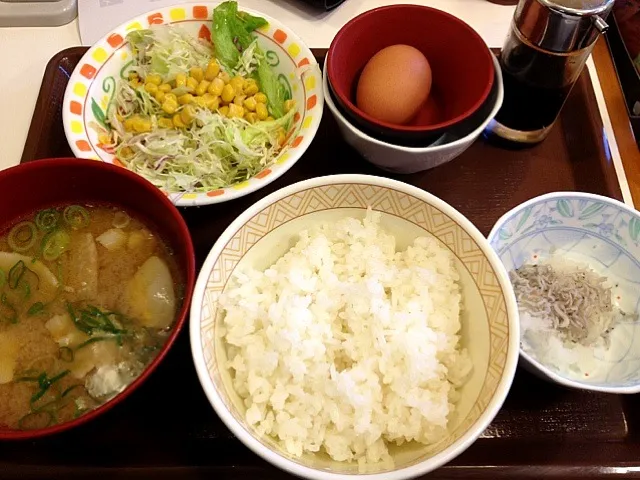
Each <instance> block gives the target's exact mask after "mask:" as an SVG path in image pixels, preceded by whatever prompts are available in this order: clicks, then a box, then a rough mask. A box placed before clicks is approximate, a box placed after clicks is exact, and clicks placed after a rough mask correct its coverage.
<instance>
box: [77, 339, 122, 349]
mask: <svg viewBox="0 0 640 480" xmlns="http://www.w3.org/2000/svg"><path fill="white" fill-rule="evenodd" d="M109 340H115V341H116V343H118V346H122V345H121V342H122V337H121V336H120V335H113V336H109V337H91V338H90V339H89V340H86V341H84V342H82V343H81V344H80V345H78V346H77V347H76V352H77V351H78V350H80V349H81V348H84V347H86V346H88V345H91V344H92V343H97V342H106V341H109Z"/></svg>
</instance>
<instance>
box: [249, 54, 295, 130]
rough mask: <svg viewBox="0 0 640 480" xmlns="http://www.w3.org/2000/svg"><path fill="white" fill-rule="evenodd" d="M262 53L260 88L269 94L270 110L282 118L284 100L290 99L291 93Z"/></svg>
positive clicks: (258, 73)
mask: <svg viewBox="0 0 640 480" xmlns="http://www.w3.org/2000/svg"><path fill="white" fill-rule="evenodd" d="M259 53H260V60H259V62H258V70H257V75H258V84H259V85H260V90H262V92H263V93H264V94H265V95H266V96H267V104H268V105H267V106H268V108H269V112H270V113H271V115H272V116H273V117H274V118H280V117H282V116H283V115H284V102H285V101H286V100H288V97H289V93H288V92H287V89H286V88H285V87H284V85H283V84H282V83H280V81H279V80H278V76H277V75H276V74H275V72H274V71H273V70H272V69H271V66H270V65H269V64H268V63H267V61H266V59H265V56H264V55H262V54H261V53H262V52H259Z"/></svg>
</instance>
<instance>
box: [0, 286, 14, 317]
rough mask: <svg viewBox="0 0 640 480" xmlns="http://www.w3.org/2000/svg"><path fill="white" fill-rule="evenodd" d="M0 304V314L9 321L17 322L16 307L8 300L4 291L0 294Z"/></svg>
mask: <svg viewBox="0 0 640 480" xmlns="http://www.w3.org/2000/svg"><path fill="white" fill-rule="evenodd" d="M0 305H2V316H3V317H4V319H5V320H7V321H9V322H11V323H18V311H17V310H16V307H14V306H13V305H12V304H11V302H9V299H8V298H7V294H6V293H3V294H2V295H0Z"/></svg>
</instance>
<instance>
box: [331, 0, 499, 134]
mask: <svg viewBox="0 0 640 480" xmlns="http://www.w3.org/2000/svg"><path fill="white" fill-rule="evenodd" d="M395 45H406V46H409V47H413V48H415V49H417V50H418V51H419V52H421V53H422V55H423V56H424V57H423V58H426V59H427V61H428V64H429V67H430V70H431V77H432V85H431V89H430V92H429V95H428V97H427V100H426V101H425V102H423V103H421V104H420V106H419V107H418V110H417V113H416V114H415V115H414V116H413V117H412V118H411V120H410V121H409V122H407V123H404V124H398V123H391V122H389V121H384V120H380V119H378V118H375V117H374V116H372V115H371V114H369V113H366V112H365V111H364V110H363V109H362V108H359V106H358V102H357V100H356V97H357V95H358V87H359V83H360V82H361V80H362V78H361V77H362V74H363V70H365V67H367V65H368V63H369V61H370V60H371V59H372V57H374V55H376V54H377V53H378V52H380V51H381V50H383V49H385V48H387V47H391V46H395ZM403 57H409V60H406V58H403V59H393V58H392V59H388V60H387V62H388V65H385V64H384V62H378V64H377V68H379V69H380V70H381V72H380V78H379V79H378V83H377V87H378V88H376V89H374V90H372V89H369V92H368V93H369V95H373V96H375V98H371V99H369V104H376V103H377V104H384V105H385V106H386V107H387V108H388V109H389V110H391V111H393V110H394V109H395V108H397V105H398V104H400V103H401V102H399V101H397V99H398V98H399V97H398V96H399V95H402V94H403V92H416V91H417V90H420V89H421V88H424V86H422V87H421V85H417V86H416V84H415V76H416V74H415V73H411V72H415V71H420V68H419V67H420V66H419V65H418V68H415V67H416V65H415V63H414V64H412V63H408V64H407V63H402V62H407V61H408V62H412V60H411V58H412V55H411V54H409V55H403ZM413 61H414V62H415V61H416V60H413ZM417 61H418V62H419V61H420V60H419V59H418V60H417ZM385 66H388V68H385ZM326 68H327V75H328V79H329V86H330V88H331V91H332V93H333V94H334V97H335V100H336V101H337V103H338V105H339V106H340V108H341V110H342V111H343V112H344V113H345V114H346V116H347V118H349V120H350V121H352V122H353V123H354V125H356V126H357V127H358V128H360V129H361V130H363V131H365V132H366V133H368V134H370V135H372V136H374V137H377V138H380V139H382V140H385V141H389V142H390V143H397V144H408V145H426V144H429V143H432V142H433V141H435V140H436V139H437V138H438V137H439V136H441V135H442V134H443V133H445V131H447V129H450V128H451V127H453V126H455V125H458V124H461V123H462V122H465V121H467V120H468V119H469V118H470V117H471V116H472V115H473V114H474V112H476V111H477V110H478V109H479V108H480V107H481V106H482V105H483V104H484V102H485V101H486V100H487V97H488V96H489V93H490V92H491V88H492V86H493V83H494V79H495V67H494V64H493V60H492V53H491V51H490V50H489V48H488V47H487V45H486V44H485V42H484V40H483V39H482V37H480V35H479V34H478V33H477V32H476V31H475V30H473V29H472V28H471V27H470V26H469V25H467V24H466V23H465V22H463V21H462V20H460V19H459V18H456V17H454V16H453V15H450V14H448V13H446V12H443V11H441V10H437V9H435V8H431V7H425V6H421V5H390V6H385V7H380V8H376V9H373V10H369V11H367V12H365V13H363V14H361V15H359V16H357V17H355V18H354V19H352V20H351V21H349V22H348V23H347V24H346V25H344V27H342V28H341V29H340V31H339V32H338V34H337V35H336V36H335V38H334V40H333V42H332V43H331V47H330V48H329V52H328V54H327V59H326ZM367 70H369V71H370V70H371V68H367ZM389 71H393V72H394V74H393V76H389V75H385V72H389ZM403 72H406V73H405V75H404V76H403ZM369 73H371V72H369ZM373 74H374V75H375V74H376V72H373ZM385 77H386V78H385ZM384 85H386V88H384ZM371 92H373V93H371ZM412 94H413V93H412ZM403 105H404V104H403Z"/></svg>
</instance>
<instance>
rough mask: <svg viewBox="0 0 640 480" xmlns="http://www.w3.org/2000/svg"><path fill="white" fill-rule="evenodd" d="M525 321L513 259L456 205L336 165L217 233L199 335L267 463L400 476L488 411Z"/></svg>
mask: <svg viewBox="0 0 640 480" xmlns="http://www.w3.org/2000/svg"><path fill="white" fill-rule="evenodd" d="M368 208H371V209H372V210H373V211H374V213H370V214H369V216H368V217H367V209H368ZM378 219H379V223H380V229H378V226H377V222H378ZM287 252H289V253H287ZM338 315H340V317H341V319H337V318H336V317H337V316H338ZM516 319H517V316H516V304H515V299H514V297H513V292H512V290H511V288H510V284H509V281H508V278H507V276H506V272H505V271H504V269H503V267H502V265H501V264H500V262H499V260H498V259H497V257H496V256H495V254H494V253H493V251H492V250H491V249H490V248H489V247H488V245H487V243H486V241H485V240H484V238H483V237H482V235H481V234H480V233H479V232H478V231H477V230H476V229H475V228H474V227H473V226H472V225H471V224H470V223H469V222H468V221H467V220H466V219H465V218H464V217H462V215H460V214H459V213H458V212H456V211H455V210H453V209H452V208H451V207H449V206H448V205H446V204H445V203H444V202H441V201H440V200H438V199H436V198H435V197H432V196H431V195H429V194H427V193H425V192H423V191H421V190H419V189H416V188H414V187H411V186H408V185H405V184H402V183H400V182H395V181H391V180H388V179H382V178H377V177H369V176H359V175H341V176H334V177H324V178H319V179H313V180H309V181H306V182H301V183H299V184H295V185H292V186H290V187H286V188H284V189H282V190H280V191H278V192H275V193H274V194H272V195H270V196H268V197H266V198H264V199H263V200H262V201H260V202H258V203H257V204H256V205H254V206H253V207H251V208H250V209H249V210H248V211H247V212H245V213H244V214H243V215H241V216H240V217H239V218H238V219H237V220H236V221H235V222H234V223H233V224H232V225H231V226H230V227H229V228H228V229H227V230H226V231H225V232H224V233H223V235H222V236H221V237H220V239H219V240H218V242H216V244H215V245H214V247H213V249H212V251H211V253H210V254H209V257H208V258H207V261H206V262H205V265H204V267H203V269H202V271H201V274H200V277H199V279H198V282H197V285H196V293H195V295H194V299H193V303H192V315H191V344H192V351H193V356H194V361H195V364H196V369H197V371H198V375H199V378H200V381H201V383H202V385H203V388H204V390H205V393H206V394H207V397H208V398H209V400H210V401H211V403H212V405H213V407H214V409H215V410H216V412H217V413H218V415H219V416H220V417H221V418H222V420H223V421H224V422H225V424H226V425H227V426H228V427H229V428H230V429H231V430H232V432H233V433H234V434H235V435H236V436H238V437H239V439H240V440H242V441H243V442H244V443H245V444H246V445H247V446H248V447H249V448H251V449H252V450H253V451H254V452H256V453H258V454H259V455H261V456H262V457H263V458H265V459H266V460H268V461H270V462H271V463H273V464H275V465H276V466H279V467H280V468H283V469H285V470H288V471H289V472H291V473H294V474H297V475H301V476H303V477H306V478H317V479H337V478H350V477H353V476H357V475H358V474H362V473H366V474H368V475H367V477H369V478H374V479H376V478H385V479H396V478H398V479H399V478H410V477H413V476H417V475H421V474H424V473H427V472H428V471H431V470H433V469H435V468H437V467H438V466H440V465H442V464H443V463H446V462H447V461H449V460H451V459H452V458H453V457H455V456H456V455H458V454H459V453H461V452H462V451H463V450H464V449H465V448H466V447H468V446H469V445H470V444H471V443H472V442H473V441H474V440H475V439H476V438H477V437H478V436H479V435H480V434H481V433H482V431H483V430H484V429H485V428H486V426H487V425H488V423H489V422H490V421H491V419H492V418H493V417H494V416H495V414H496V413H497V411H498V409H499V408H500V406H501V405H502V402H503V400H504V398H505V397H506V394H507V392H508V389H509V387H510V384H511V381H512V378H513V374H514V372H515V366H516V362H517V355H518V343H517V342H518V337H519V331H518V324H517V321H516ZM416 440H417V441H416Z"/></svg>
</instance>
